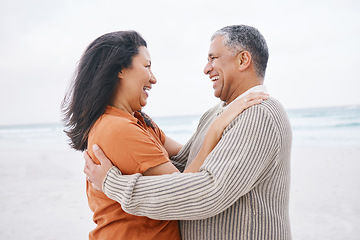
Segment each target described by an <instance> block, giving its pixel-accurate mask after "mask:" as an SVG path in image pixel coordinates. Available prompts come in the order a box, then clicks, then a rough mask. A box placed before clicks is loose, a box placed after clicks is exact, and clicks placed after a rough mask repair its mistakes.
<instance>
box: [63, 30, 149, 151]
mask: <svg viewBox="0 0 360 240" xmlns="http://www.w3.org/2000/svg"><path fill="white" fill-rule="evenodd" d="M141 46H144V47H147V44H146V41H145V40H144V39H143V38H142V37H141V36H140V34H138V33H137V32H135V31H118V32H112V33H107V34H105V35H103V36H101V37H99V38H97V39H96V40H95V41H93V42H92V43H91V44H90V45H89V46H88V47H87V49H86V50H85V52H84V54H83V56H82V57H81V59H80V62H79V64H78V67H77V70H76V71H75V77H74V79H73V82H72V85H71V87H70V89H69V91H68V92H67V94H66V95H65V98H64V100H63V102H62V105H61V108H62V113H63V116H64V118H63V122H64V124H65V127H66V130H64V132H65V133H66V134H67V135H68V136H69V137H70V140H71V142H70V146H71V147H73V148H74V149H76V150H81V151H83V150H85V149H86V148H87V142H88V136H89V132H90V129H91V127H92V126H93V124H94V123H95V122H96V120H97V119H98V118H99V117H100V116H101V115H102V114H103V113H104V112H105V109H106V107H107V106H108V105H110V104H111V103H112V101H113V98H114V96H115V93H116V89H117V85H118V74H119V72H121V70H122V69H124V68H130V67H131V66H132V59H133V57H134V56H136V55H137V54H138V53H139V47H141ZM142 115H143V116H144V118H145V120H146V122H147V124H148V125H151V121H150V120H149V119H148V118H147V117H146V116H145V114H143V113H142Z"/></svg>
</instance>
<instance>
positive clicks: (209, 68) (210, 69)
mask: <svg viewBox="0 0 360 240" xmlns="http://www.w3.org/2000/svg"><path fill="white" fill-rule="evenodd" d="M212 70H213V67H212V65H211V64H210V62H208V63H207V64H206V65H205V68H204V73H205V75H208V74H210V72H211V71H212Z"/></svg>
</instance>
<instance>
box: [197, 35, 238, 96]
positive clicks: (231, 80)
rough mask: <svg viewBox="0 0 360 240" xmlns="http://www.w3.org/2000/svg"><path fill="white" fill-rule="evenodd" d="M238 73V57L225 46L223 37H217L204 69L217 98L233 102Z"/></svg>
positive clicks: (211, 45) (212, 44)
mask: <svg viewBox="0 0 360 240" xmlns="http://www.w3.org/2000/svg"><path fill="white" fill-rule="evenodd" d="M237 72H238V71H237V64H236V56H233V55H232V52H231V51H230V50H229V49H228V47H227V46H225V45H224V44H223V37H222V36H217V37H215V38H214V40H213V41H212V42H211V44H210V49H209V55H208V63H207V64H206V66H205V68H204V73H205V74H206V75H209V77H210V80H211V81H212V82H213V88H214V95H215V97H218V98H220V99H221V100H222V101H225V102H230V101H231V100H233V99H232V98H233V96H232V95H233V93H234V90H235V89H236V87H237V86H236V85H235V84H236V81H235V76H236V74H237Z"/></svg>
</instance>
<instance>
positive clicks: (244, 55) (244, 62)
mask: <svg viewBox="0 0 360 240" xmlns="http://www.w3.org/2000/svg"><path fill="white" fill-rule="evenodd" d="M237 57H238V63H239V70H240V71H244V70H246V69H247V68H248V67H249V66H250V64H251V54H250V53H249V52H248V51H242V52H240V53H239V54H238V56H237Z"/></svg>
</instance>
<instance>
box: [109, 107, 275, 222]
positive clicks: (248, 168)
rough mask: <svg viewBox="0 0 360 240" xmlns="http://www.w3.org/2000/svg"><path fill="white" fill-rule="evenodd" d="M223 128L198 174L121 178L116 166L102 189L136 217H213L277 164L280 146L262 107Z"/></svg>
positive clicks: (255, 108)
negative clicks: (219, 137) (265, 171)
mask: <svg viewBox="0 0 360 240" xmlns="http://www.w3.org/2000/svg"><path fill="white" fill-rule="evenodd" d="M225 132H226V133H225V134H224V135H223V137H222V139H221V140H220V142H219V144H218V145H217V146H216V147H215V149H214V150H213V151H212V152H211V153H210V155H209V156H208V157H207V160H206V161H205V163H204V165H203V166H202V167H201V172H199V173H188V174H180V173H175V174H168V175H162V176H151V177H147V176H141V175H140V174H135V175H129V176H122V175H121V173H120V172H119V170H118V169H116V168H112V169H110V171H109V172H108V174H107V176H106V179H105V180H104V183H103V190H104V192H105V194H106V195H107V196H108V197H110V198H111V199H113V200H115V201H118V202H119V203H120V204H121V206H122V208H123V209H124V210H125V211H126V212H128V213H130V214H133V215H138V216H147V217H150V218H153V219H160V220H162V219H179V220H195V219H203V218H209V217H212V216H215V215H217V214H219V213H221V212H223V211H224V210H226V209H227V208H228V207H230V206H231V205H232V204H233V203H234V202H235V201H236V200H237V199H239V198H240V197H241V196H243V195H245V194H246V193H247V192H249V191H250V190H251V189H252V188H253V187H254V186H256V184H257V183H259V182H260V181H262V180H263V179H261V177H262V176H264V175H266V174H264V170H265V169H273V168H274V167H275V166H276V160H275V159H276V155H277V151H278V145H279V133H278V131H277V129H276V127H275V125H274V122H273V119H272V118H271V117H270V116H269V115H268V114H267V112H266V110H265V109H264V108H263V107H261V106H254V107H252V108H250V109H248V110H247V111H245V112H244V113H243V114H242V115H241V116H240V117H238V118H237V120H236V122H235V123H234V124H231V125H230V126H229V127H228V128H227V129H226V130H225Z"/></svg>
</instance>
